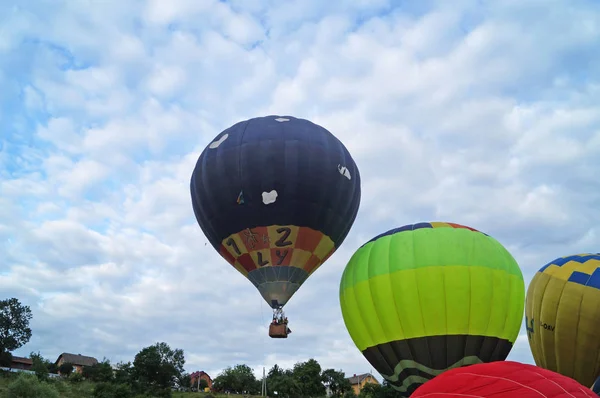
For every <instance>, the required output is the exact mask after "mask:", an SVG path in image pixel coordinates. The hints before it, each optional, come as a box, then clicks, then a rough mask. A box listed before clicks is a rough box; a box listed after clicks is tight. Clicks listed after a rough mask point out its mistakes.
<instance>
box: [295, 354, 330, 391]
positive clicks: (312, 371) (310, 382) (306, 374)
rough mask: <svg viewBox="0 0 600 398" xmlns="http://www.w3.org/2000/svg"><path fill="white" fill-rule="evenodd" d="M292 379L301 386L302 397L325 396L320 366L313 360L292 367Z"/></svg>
mask: <svg viewBox="0 0 600 398" xmlns="http://www.w3.org/2000/svg"><path fill="white" fill-rule="evenodd" d="M293 375H294V379H296V381H298V383H299V384H300V386H301V395H302V396H303V397H321V396H323V395H325V386H324V385H323V378H322V377H321V365H319V362H317V361H316V360H315V359H312V358H311V359H309V360H308V361H306V362H299V363H297V364H295V365H294V369H293Z"/></svg>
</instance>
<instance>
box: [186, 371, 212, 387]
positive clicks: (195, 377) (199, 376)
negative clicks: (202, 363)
mask: <svg viewBox="0 0 600 398" xmlns="http://www.w3.org/2000/svg"><path fill="white" fill-rule="evenodd" d="M190 378H191V383H190V386H191V387H197V386H198V383H199V380H206V385H207V386H208V388H209V389H211V390H212V385H213V381H212V379H211V377H210V376H209V375H208V373H206V372H205V371H203V370H201V371H198V372H194V373H192V374H190Z"/></svg>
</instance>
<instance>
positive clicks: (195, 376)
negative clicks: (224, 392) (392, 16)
mask: <svg viewBox="0 0 600 398" xmlns="http://www.w3.org/2000/svg"><path fill="white" fill-rule="evenodd" d="M202 376H205V377H207V378H208V380H210V381H212V378H211V377H210V376H209V375H208V373H206V372H205V371H203V370H200V371H196V372H194V373H192V374H190V377H191V378H192V379H195V378H197V377H202Z"/></svg>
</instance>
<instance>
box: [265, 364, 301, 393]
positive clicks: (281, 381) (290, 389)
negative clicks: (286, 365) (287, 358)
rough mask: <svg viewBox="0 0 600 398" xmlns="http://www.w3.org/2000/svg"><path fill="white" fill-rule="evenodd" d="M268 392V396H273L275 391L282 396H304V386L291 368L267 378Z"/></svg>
mask: <svg viewBox="0 0 600 398" xmlns="http://www.w3.org/2000/svg"><path fill="white" fill-rule="evenodd" d="M267 392H268V394H267V395H268V396H273V395H272V394H273V393H275V392H276V393H277V394H276V396H277V397H281V398H295V397H300V396H302V386H301V385H300V383H299V382H298V380H296V378H294V375H293V373H292V371H291V370H288V371H286V372H283V373H281V374H276V375H274V376H273V377H271V378H267Z"/></svg>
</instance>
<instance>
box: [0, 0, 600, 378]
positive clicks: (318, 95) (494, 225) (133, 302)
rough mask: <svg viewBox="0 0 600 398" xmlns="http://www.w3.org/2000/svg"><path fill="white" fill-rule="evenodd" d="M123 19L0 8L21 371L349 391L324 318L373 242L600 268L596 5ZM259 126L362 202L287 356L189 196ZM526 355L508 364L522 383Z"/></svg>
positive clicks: (55, 5)
mask: <svg viewBox="0 0 600 398" xmlns="http://www.w3.org/2000/svg"><path fill="white" fill-rule="evenodd" d="M115 4H116V3H115V2H112V1H108V2H102V3H98V4H94V6H93V7H92V8H93V12H90V11H91V10H90V6H89V5H83V4H82V3H78V2H68V1H60V2H52V3H50V2H48V1H44V0H40V1H34V2H30V3H28V4H27V6H23V5H22V4H21V5H17V4H16V3H14V4H11V3H9V2H7V3H3V5H2V6H0V15H4V16H5V17H4V20H3V22H2V24H1V25H2V26H3V28H2V34H0V71H1V72H0V86H2V87H3V89H2V91H1V92H0V120H1V122H2V123H1V124H0V126H1V127H0V137H1V138H0V165H1V166H0V173H1V174H0V192H1V195H0V240H1V242H2V245H0V257H1V258H3V259H4V261H3V263H2V266H1V267H0V291H2V296H16V297H19V299H21V300H22V301H23V302H25V303H27V304H28V305H31V306H32V310H33V314H34V317H33V324H32V326H33V338H32V340H31V342H30V343H29V344H27V345H26V346H25V347H23V348H22V349H20V350H19V353H20V354H27V353H29V352H30V351H38V350H39V351H41V352H42V354H44V355H46V356H48V357H50V358H55V357H56V356H58V354H60V353H62V352H75V353H82V354H86V355H93V356H95V357H98V358H102V357H107V358H109V359H111V360H112V361H113V362H117V361H119V360H131V359H132V358H133V356H134V355H135V353H137V352H138V351H139V350H140V349H141V348H143V347H144V346H147V345H150V344H153V343H154V342H156V341H166V342H168V343H169V344H170V345H171V346H174V347H178V348H183V349H184V350H185V352H186V358H187V364H186V369H188V370H189V371H193V370H198V369H204V370H206V371H208V372H209V373H211V374H216V373H218V372H219V371H220V370H221V369H223V368H224V367H225V366H229V365H235V364H236V363H247V364H249V365H250V366H252V367H253V368H255V369H256V370H257V372H258V371H259V369H261V367H262V366H267V367H270V366H272V365H273V364H274V363H279V364H280V365H285V366H292V365H293V363H294V362H296V361H303V360H306V359H308V358H310V357H315V358H316V359H318V360H319V361H320V362H321V363H322V365H323V366H324V367H333V368H336V369H343V370H344V371H346V372H347V373H349V374H353V373H361V372H366V371H369V370H370V365H369V364H368V362H367V361H366V360H365V359H364V358H363V357H362V355H361V354H360V353H359V352H358V350H356V348H355V347H354V346H353V344H352V341H351V340H350V337H349V335H348V334H347V332H346V330H345V327H344V324H343V321H342V319H341V312H340V309H339V303H338V298H337V295H338V288H339V278H340V276H341V272H342V270H343V267H344V266H345V264H346V262H347V261H348V260H349V258H350V256H351V255H352V253H353V251H354V250H356V248H358V247H359V246H360V245H361V244H362V243H364V242H365V241H367V240H368V239H370V238H371V237H373V236H375V235H377V234H379V233H381V232H384V231H386V230H388V229H390V228H393V227H397V226H400V225H404V224H407V223H411V222H417V221H427V220H447V221H452V222H459V223H464V224H467V225H470V226H473V227H475V228H477V229H480V230H483V231H484V232H486V233H489V234H491V235H492V236H494V237H496V238H498V239H499V240H500V241H501V242H502V243H503V244H505V245H506V246H507V247H508V248H509V250H511V252H512V253H513V254H514V255H515V257H516V258H517V260H518V261H519V263H520V264H521V266H522V269H523V272H524V275H525V277H526V281H527V282H529V280H530V278H531V277H532V275H533V273H534V272H535V270H536V269H537V268H539V267H540V266H541V265H543V264H545V263H546V262H547V261H549V260H551V259H554V258H556V257H559V256H562V255H566V254H571V253H578V252H588V251H592V252H593V251H597V250H598V249H597V247H598V244H599V243H600V240H599V237H598V236H599V232H598V228H597V225H598V221H600V220H599V218H600V215H599V214H598V212H597V208H598V203H599V201H600V182H599V180H598V178H597V170H598V168H599V167H600V163H599V161H598V159H599V156H598V155H599V153H600V117H599V116H598V115H600V112H599V110H600V109H599V108H598V104H599V103H600V75H599V72H598V71H599V70H600V68H599V66H600V63H599V61H600V55H599V54H598V51H595V49H597V48H598V45H599V44H600V42H599V39H598V37H600V36H599V35H598V26H600V24H599V22H600V12H598V11H599V10H598V4H596V3H595V2H592V1H581V2H576V3H575V2H564V1H558V0H556V1H553V3H552V6H548V4H544V6H543V7H542V6H541V5H540V4H538V2H534V1H518V2H517V1H503V2H493V3H492V2H476V1H466V0H465V1H459V2H454V3H452V6H449V5H448V4H446V3H444V2H438V1H427V2H416V1H414V2H408V3H407V4H403V5H402V6H399V5H396V4H397V3H396V2H390V1H368V2H367V1H362V2H357V1H341V2H322V1H317V0H306V1H304V0H303V1H296V2H286V3H285V4H284V3H280V2H274V1H268V0H267V1H258V0H255V1H243V2H242V1H232V2H221V1H205V2H196V1H184V0H180V1H172V2H169V3H168V5H167V4H166V3H165V2H160V1H139V2H132V3H128V4H126V5H123V3H119V6H118V7H116V6H115ZM265 114H291V115H295V116H298V117H305V118H308V119H311V120H313V121H315V122H317V123H319V124H321V125H323V126H325V127H326V128H328V129H329V130H330V131H332V132H333V133H334V134H335V135H336V136H338V137H339V138H340V139H341V140H342V141H343V142H344V143H345V144H346V145H347V147H348V148H349V150H350V151H351V152H352V154H353V156H354V158H355V160H356V162H357V164H358V166H359V167H360V171H361V177H362V181H363V186H362V188H363V200H362V205H361V208H360V211H359V216H358V218H357V220H356V223H355V225H354V227H353V229H352V231H351V233H350V235H349V236H348V238H347V239H346V241H345V243H344V245H343V246H342V247H341V248H340V249H339V250H338V252H337V253H336V254H335V255H334V256H333V257H332V258H331V259H330V260H329V261H328V262H327V263H326V264H325V265H324V266H323V267H322V268H321V269H320V270H319V271H318V272H316V273H315V274H314V275H312V276H311V278H310V279H309V280H308V281H307V282H306V284H305V285H304V286H303V287H302V289H300V291H299V292H298V293H297V294H296V295H295V296H294V298H293V299H292V300H291V302H290V303H289V304H288V306H287V307H286V308H287V313H288V315H289V316H290V319H291V322H292V324H291V326H292V330H293V332H294V333H293V334H292V335H291V336H290V338H289V339H288V340H287V341H283V342H282V341H274V340H272V339H269V338H268V337H267V335H266V334H267V329H266V327H267V324H268V322H269V319H270V312H269V311H270V310H269V308H268V307H267V305H266V304H265V303H263V302H262V299H261V298H260V295H259V294H258V292H257V291H255V289H254V288H253V287H252V285H251V284H250V283H249V282H248V281H247V280H245V279H244V278H243V277H242V276H241V275H239V274H238V273H237V272H236V271H235V270H233V269H232V268H231V267H229V266H228V265H227V264H226V262H225V261H224V260H223V259H222V258H221V257H219V255H218V254H217V253H216V252H215V251H214V250H213V249H212V247H211V246H210V244H207V243H208V240H207V239H206V238H205V237H204V236H203V234H202V232H201V230H200V228H199V227H198V226H197V224H196V221H195V219H194V215H193V212H192V209H191V202H190V197H189V185H188V184H189V178H190V174H191V171H192V169H193V166H194V164H195V162H196V159H197V157H198V156H199V154H200V152H201V151H202V149H203V148H204V147H205V146H206V145H208V144H209V143H210V142H211V141H212V140H213V138H214V137H215V136H216V135H217V134H218V133H219V132H220V131H222V130H223V129H225V128H226V127H229V126H230V125H232V124H233V123H235V122H237V121H239V120H242V119H244V118H249V117H254V116H257V115H265ZM315 309H317V310H315ZM523 336H524V335H523ZM523 336H521V337H520V338H519V340H518V342H517V344H516V346H515V348H514V349H513V352H512V353H511V358H513V359H517V360H522V361H525V362H530V363H531V362H532V358H531V354H530V353H529V348H528V346H527V343H526V341H525V340H524V337H523Z"/></svg>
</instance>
